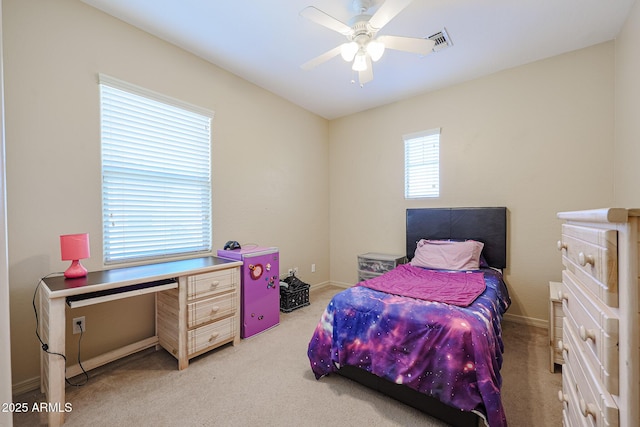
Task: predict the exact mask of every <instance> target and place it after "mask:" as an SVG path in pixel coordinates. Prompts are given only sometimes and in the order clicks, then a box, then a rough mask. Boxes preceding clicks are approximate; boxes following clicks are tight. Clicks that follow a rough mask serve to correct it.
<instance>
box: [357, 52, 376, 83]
mask: <svg viewBox="0 0 640 427" xmlns="http://www.w3.org/2000/svg"><path fill="white" fill-rule="evenodd" d="M371 80H373V64H372V63H371V58H370V57H369V55H367V68H366V69H365V70H362V71H358V82H359V83H360V86H362V85H364V84H365V83H369V82H370V81H371Z"/></svg>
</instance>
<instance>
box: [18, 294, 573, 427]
mask: <svg viewBox="0 0 640 427" xmlns="http://www.w3.org/2000/svg"><path fill="white" fill-rule="evenodd" d="M340 290H341V289H340V288H336V287H324V288H322V289H318V290H313V291H312V292H311V296H310V301H311V305H310V306H307V307H303V308H300V309H298V310H295V311H293V312H291V313H288V314H285V313H281V318H280V325H278V326H277V327H275V328H273V329H270V330H268V331H266V332H264V333H262V334H259V335H257V336H254V337H252V338H249V339H246V340H242V341H241V342H240V344H239V345H237V346H235V347H234V346H231V345H226V346H223V347H222V348H219V349H217V350H214V351H212V352H209V353H207V354H205V355H203V356H200V357H198V358H195V359H192V360H191V362H190V364H189V367H188V368H187V369H186V370H183V371H178V370H177V361H176V360H175V359H174V358H173V357H172V356H171V355H169V353H167V352H166V351H164V350H161V351H152V350H148V351H146V352H142V353H139V354H137V355H133V356H130V357H128V358H125V359H122V360H120V361H117V362H114V363H112V364H110V365H107V366H105V367H102V368H98V369H95V370H93V371H91V372H90V377H91V379H90V381H89V383H88V384H87V385H86V386H84V387H78V388H76V387H67V389H66V401H67V402H70V403H71V404H72V405H73V410H72V411H71V412H70V413H68V414H67V415H66V423H65V426H69V427H74V426H178V425H180V426H249V425H260V426H302V425H304V426H327V425H341V426H352V425H368V426H426V427H438V426H446V424H444V423H443V422H441V421H438V420H435V419H433V418H431V417H429V416H427V415H424V414H422V413H421V412H419V411H417V410H415V409H413V408H411V407H408V406H406V405H403V404H401V403H399V402H397V401H395V400H393V399H390V398H388V397H386V396H383V395H381V394H379V393H377V392H374V391H372V390H369V389H367V388H365V387H363V386H361V385H359V384H357V383H355V382H353V381H351V380H348V379H346V378H343V377H341V376H339V375H330V376H328V377H325V378H322V379H321V380H320V381H316V379H315V378H314V376H313V374H312V372H311V370H310V368H309V361H308V359H307V357H306V352H307V345H308V343H309V339H310V338H311V334H312V332H313V330H314V328H315V326H316V324H317V322H318V320H319V318H320V315H321V314H322V311H323V310H324V308H325V306H326V305H327V303H328V302H329V300H330V298H331V297H332V296H333V295H334V294H335V293H336V292H339V291H340ZM503 330H504V341H505V354H504V360H505V361H504V365H503V369H502V374H503V378H504V382H503V388H502V394H503V403H504V406H505V411H506V414H507V419H508V421H509V425H510V426H512V427H514V426H515V427H527V426H560V425H562V422H561V411H562V406H561V404H560V402H559V401H558V399H557V397H556V396H557V391H558V390H559V389H560V388H561V375H560V373H558V372H557V373H554V374H552V373H550V372H549V365H548V364H549V356H548V339H547V333H546V330H544V329H539V328H533V327H526V326H523V325H518V324H514V323H508V322H505V323H504V326H503ZM79 378H80V377H79ZM14 399H15V402H28V403H29V405H30V406H31V404H32V403H33V402H41V401H44V396H43V395H42V394H41V393H40V392H39V391H34V392H31V393H27V394H24V395H21V396H15V398H14ZM14 425H15V426H37V425H46V416H45V415H43V414H38V413H26V414H15V415H14Z"/></svg>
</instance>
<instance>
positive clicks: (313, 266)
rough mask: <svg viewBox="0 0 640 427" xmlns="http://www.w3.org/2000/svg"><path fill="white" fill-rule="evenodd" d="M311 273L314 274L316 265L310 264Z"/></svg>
mask: <svg viewBox="0 0 640 427" xmlns="http://www.w3.org/2000/svg"><path fill="white" fill-rule="evenodd" d="M311 272H312V273H315V272H316V265H315V264H311Z"/></svg>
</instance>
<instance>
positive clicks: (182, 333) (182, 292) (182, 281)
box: [178, 276, 189, 371]
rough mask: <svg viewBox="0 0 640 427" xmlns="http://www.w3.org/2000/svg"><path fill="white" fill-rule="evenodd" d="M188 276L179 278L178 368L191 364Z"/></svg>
mask: <svg viewBox="0 0 640 427" xmlns="http://www.w3.org/2000/svg"><path fill="white" fill-rule="evenodd" d="M187 316H188V313H187V277H184V276H183V277H180V278H179V279H178V370H180V371H181V370H183V369H186V368H187V367H188V366H189V351H188V348H187V347H188V345H189V344H188V341H189V338H188V336H187V335H188V331H187Z"/></svg>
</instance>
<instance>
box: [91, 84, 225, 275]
mask: <svg viewBox="0 0 640 427" xmlns="http://www.w3.org/2000/svg"><path fill="white" fill-rule="evenodd" d="M99 82H100V104H101V105H100V106H101V140H102V215H103V246H104V248H103V249H104V262H105V264H113V263H122V262H128V261H141V260H151V259H159V258H166V257H172V256H173V257H175V256H184V255H192V254H199V253H205V252H210V251H211V246H212V244H211V234H212V230H211V121H212V119H213V113H212V112H210V111H208V110H204V109H201V108H199V107H195V106H191V105H189V104H186V103H182V102H180V101H177V100H174V99H172V98H169V97H164V96H163V95H159V94H156V93H154V92H151V91H147V90H146V89H142V88H140V87H137V86H134V85H130V84H128V83H125V82H122V81H119V80H116V79H113V78H111V77H108V76H105V75H100V79H99Z"/></svg>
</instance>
